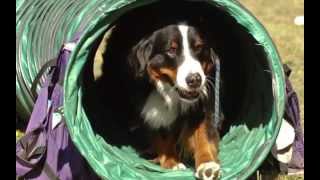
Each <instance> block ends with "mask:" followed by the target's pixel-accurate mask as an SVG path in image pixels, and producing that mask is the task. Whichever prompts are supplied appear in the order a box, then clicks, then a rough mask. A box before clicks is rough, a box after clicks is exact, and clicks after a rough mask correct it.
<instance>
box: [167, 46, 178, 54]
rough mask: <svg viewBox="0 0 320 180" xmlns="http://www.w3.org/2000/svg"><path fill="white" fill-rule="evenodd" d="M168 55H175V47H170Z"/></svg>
mask: <svg viewBox="0 0 320 180" xmlns="http://www.w3.org/2000/svg"><path fill="white" fill-rule="evenodd" d="M168 53H169V54H176V53H177V48H176V47H170V48H169V49H168Z"/></svg>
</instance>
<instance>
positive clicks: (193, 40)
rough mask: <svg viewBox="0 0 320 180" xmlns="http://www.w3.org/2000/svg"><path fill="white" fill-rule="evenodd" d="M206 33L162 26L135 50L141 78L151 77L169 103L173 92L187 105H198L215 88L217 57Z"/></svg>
mask: <svg viewBox="0 0 320 180" xmlns="http://www.w3.org/2000/svg"><path fill="white" fill-rule="evenodd" d="M206 33H207V32H203V31H201V30H200V28H197V27H195V26H192V25H187V24H185V23H183V24H177V25H167V26H165V27H162V28H160V29H158V30H156V31H154V32H153V33H152V34H151V35H150V36H149V37H147V38H144V39H142V40H141V41H140V42H139V43H138V44H137V45H136V46H135V47H134V48H133V50H132V53H131V56H130V58H129V62H130V64H131V67H133V69H134V70H135V73H136V76H137V77H139V76H148V78H149V79H150V80H151V82H152V83H153V84H154V85H155V86H156V88H157V89H158V91H159V93H160V94H161V95H162V96H164V98H165V99H166V100H168V101H170V96H172V95H170V94H172V93H170V92H172V91H173V92H175V93H173V94H175V95H177V96H178V97H179V99H180V100H182V101H183V102H187V103H192V102H195V101H197V100H198V99H200V98H201V97H206V96H207V95H208V92H207V91H208V88H209V87H208V86H210V84H211V85H212V79H210V77H209V76H210V75H211V74H212V71H213V66H214V61H213V58H212V57H216V55H215V54H214V52H213V51H211V50H210V42H209V38H208V37H207V36H206ZM167 96H168V97H167Z"/></svg>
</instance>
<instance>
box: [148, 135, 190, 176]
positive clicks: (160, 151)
mask: <svg viewBox="0 0 320 180" xmlns="http://www.w3.org/2000/svg"><path fill="white" fill-rule="evenodd" d="M153 147H154V150H155V151H156V153H157V155H158V157H157V158H156V159H155V161H157V162H159V163H160V166H161V167H163V168H167V169H175V170H177V169H186V167H185V166H184V165H183V164H182V163H180V161H179V156H178V154H177V151H176V139H175V138H174V137H173V136H172V135H168V136H166V137H163V136H161V135H156V136H155V138H154V139H153Z"/></svg>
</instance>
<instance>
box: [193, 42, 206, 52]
mask: <svg viewBox="0 0 320 180" xmlns="http://www.w3.org/2000/svg"><path fill="white" fill-rule="evenodd" d="M203 47H204V45H203V44H202V43H201V44H200V43H199V44H195V46H194V50H196V51H200V50H202V48H203Z"/></svg>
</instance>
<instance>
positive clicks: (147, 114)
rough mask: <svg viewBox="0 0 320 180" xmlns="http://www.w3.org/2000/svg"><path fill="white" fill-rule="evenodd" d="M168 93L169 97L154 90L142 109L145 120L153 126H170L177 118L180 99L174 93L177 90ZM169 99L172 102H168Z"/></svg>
mask: <svg viewBox="0 0 320 180" xmlns="http://www.w3.org/2000/svg"><path fill="white" fill-rule="evenodd" d="M171 93H172V94H168V96H167V98H170V99H166V100H165V99H164V98H163V96H161V95H160V94H159V92H158V91H157V90H153V91H152V92H151V93H150V95H149V97H148V99H147V101H146V103H145V105H144V107H143V110H142V113H141V115H142V117H143V118H144V122H145V123H147V124H148V125H149V126H150V127H151V128H154V129H159V128H160V127H163V128H168V127H170V125H171V124H172V123H173V122H174V121H175V120H176V119H177V116H178V105H179V99H178V97H177V96H176V95H175V94H174V93H176V92H175V91H172V92H171ZM168 100H169V101H170V104H168Z"/></svg>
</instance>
